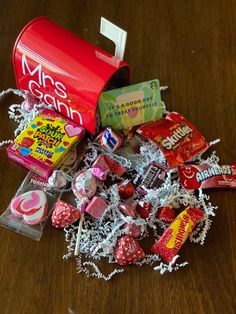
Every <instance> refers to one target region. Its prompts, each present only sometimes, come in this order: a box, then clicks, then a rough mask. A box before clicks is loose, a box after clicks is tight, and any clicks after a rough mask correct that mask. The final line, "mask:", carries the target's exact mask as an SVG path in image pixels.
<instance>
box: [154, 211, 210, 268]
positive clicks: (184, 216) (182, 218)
mask: <svg viewBox="0 0 236 314" xmlns="http://www.w3.org/2000/svg"><path fill="white" fill-rule="evenodd" d="M203 216H204V211H202V210H201V209H199V208H189V207H188V208H186V209H185V210H184V211H182V212H181V213H180V214H179V215H178V216H177V217H176V218H175V220H174V221H173V222H172V224H171V225H170V226H169V227H168V228H167V229H166V230H165V232H164V233H163V235H162V236H161V237H160V239H159V240H158V241H157V242H156V243H155V244H154V245H153V246H152V248H151V250H152V252H154V253H156V254H159V255H160V256H161V257H163V258H164V259H165V260H166V261H167V262H171V261H172V259H173V258H174V257H175V255H176V254H177V253H178V251H179V249H180V248H181V246H182V245H183V244H184V242H185V241H186V240H187V238H188V236H189V235H190V233H191V232H192V230H193V228H194V227H195V226H196V224H197V223H198V222H199V221H200V219H201V218H202V217H203Z"/></svg>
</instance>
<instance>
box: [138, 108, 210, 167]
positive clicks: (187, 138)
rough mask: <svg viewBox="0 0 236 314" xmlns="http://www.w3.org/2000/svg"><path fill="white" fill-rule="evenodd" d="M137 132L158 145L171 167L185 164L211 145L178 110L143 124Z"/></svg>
mask: <svg viewBox="0 0 236 314" xmlns="http://www.w3.org/2000/svg"><path fill="white" fill-rule="evenodd" d="M137 133H139V134H141V135H142V136H144V137H146V138H148V139H150V140H152V141H153V142H155V143H156V144H157V145H158V147H159V148H160V149H161V150H162V152H163V154H164V155H165V157H166V159H167V162H168V164H169V166H170V167H171V168H176V167H177V166H178V165H182V164H184V163H185V162H186V161H188V160H189V159H191V158H192V157H193V156H195V155H196V154H198V153H200V152H202V151H203V150H205V149H207V148H208V147H209V144H208V143H207V141H206V140H205V138H204V137H203V135H202V134H201V133H200V132H199V131H198V130H197V128H196V127H195V126H194V125H193V124H191V123H190V122H189V121H188V120H187V119H185V118H184V117H183V116H182V115H181V114H179V113H176V112H171V113H169V114H168V115H167V116H166V117H165V118H162V119H160V120H158V121H155V122H151V123H147V124H145V125H143V126H141V127H140V128H139V129H138V130H137Z"/></svg>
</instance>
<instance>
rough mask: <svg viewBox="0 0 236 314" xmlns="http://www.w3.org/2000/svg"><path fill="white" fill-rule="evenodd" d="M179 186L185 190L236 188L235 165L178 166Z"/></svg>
mask: <svg viewBox="0 0 236 314" xmlns="http://www.w3.org/2000/svg"><path fill="white" fill-rule="evenodd" d="M179 177H180V182H181V185H182V187H183V188H184V189H186V190H195V189H209V188H230V189H235V188H236V165H232V166H230V165H223V166H219V165H184V166H179Z"/></svg>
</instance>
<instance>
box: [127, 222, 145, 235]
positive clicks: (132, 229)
mask: <svg viewBox="0 0 236 314" xmlns="http://www.w3.org/2000/svg"><path fill="white" fill-rule="evenodd" d="M124 229H125V233H126V234H127V235H129V236H131V237H133V238H138V237H139V236H140V235H141V233H142V228H141V226H138V225H135V224H134V223H126V224H125V225H124Z"/></svg>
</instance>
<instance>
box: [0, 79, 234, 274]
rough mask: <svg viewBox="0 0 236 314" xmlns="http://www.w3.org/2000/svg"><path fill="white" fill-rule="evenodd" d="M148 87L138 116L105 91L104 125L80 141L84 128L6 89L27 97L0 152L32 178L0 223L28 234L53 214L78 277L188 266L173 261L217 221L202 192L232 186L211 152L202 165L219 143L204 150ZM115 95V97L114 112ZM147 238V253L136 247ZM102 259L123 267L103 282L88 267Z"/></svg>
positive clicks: (12, 112)
mask: <svg viewBox="0 0 236 314" xmlns="http://www.w3.org/2000/svg"><path fill="white" fill-rule="evenodd" d="M150 82H151V86H152V90H154V92H153V94H152V93H151V94H150V95H146V96H145V97H146V98H144V99H142V101H140V102H139V101H137V105H136V107H137V108H139V110H138V109H137V114H135V109H134V108H136V107H132V109H131V108H130V109H127V108H126V109H124V108H122V102H124V99H125V98H124V97H123V96H122V95H121V94H122V92H121V91H120V90H114V91H109V92H104V93H103V94H102V96H101V98H100V103H99V106H100V108H103V109H102V110H100V113H101V122H102V126H103V127H105V128H104V129H103V130H102V131H101V132H100V134H99V135H98V136H97V137H95V138H93V137H91V136H90V138H87V139H86V141H82V142H81V143H80V144H78V143H79V142H80V141H81V140H82V137H83V135H84V129H83V128H82V127H80V126H78V125H76V124H75V123H73V122H71V121H69V120H68V119H66V118H64V117H62V116H60V115H59V114H57V113H55V112H54V111H53V110H51V109H52V108H49V109H48V106H46V105H45V104H43V103H37V102H36V100H35V99H32V98H31V96H30V95H29V94H27V93H23V92H20V91H15V90H9V91H7V92H3V93H2V94H1V95H0V96H3V95H5V94H6V93H8V92H12V91H13V92H14V93H16V94H18V95H20V96H22V97H24V99H25V100H24V102H23V103H22V104H20V105H12V106H10V107H9V116H10V118H12V119H14V120H15V121H16V122H17V123H18V124H19V125H18V128H17V129H16V132H15V135H16V138H15V139H14V140H13V141H3V142H2V143H1V144H0V146H3V145H4V144H9V143H11V144H10V146H9V147H8V149H7V152H8V156H9V157H10V158H11V159H13V160H15V161H17V162H18V163H20V164H22V165H24V166H25V167H27V168H28V169H30V170H31V172H30V174H29V175H28V177H27V180H26V181H27V186H26V183H25V181H24V182H23V185H22V186H21V187H20V189H19V190H18V192H17V194H16V195H15V197H14V198H13V200H12V201H11V203H10V205H9V208H8V209H7V211H6V212H5V213H4V214H3V215H2V216H1V217H0V224H1V225H2V226H4V227H7V228H10V229H12V230H14V231H16V229H17V232H20V233H24V234H25V235H28V236H31V237H33V236H32V234H33V233H32V232H34V230H36V229H34V228H38V227H39V226H40V228H41V227H42V228H43V226H44V224H45V221H46V220H47V218H48V217H49V216H50V215H51V214H52V215H51V222H52V225H53V226H54V227H56V228H64V231H65V238H66V241H67V248H68V253H67V254H66V255H65V256H64V258H66V259H67V258H70V257H72V256H73V255H75V256H76V260H77V263H78V272H84V273H85V274H86V275H87V276H96V277H98V278H102V279H104V280H109V279H111V278H112V276H113V275H115V274H116V273H121V272H123V271H124V268H122V267H120V266H123V265H128V264H136V265H139V266H142V265H144V264H149V265H151V266H152V267H153V268H154V269H155V270H159V271H160V273H161V274H163V273H164V272H166V271H170V272H171V271H172V270H177V269H179V268H180V267H183V266H185V265H186V264H187V262H180V263H177V262H176V260H177V258H179V255H178V254H179V250H180V249H181V247H182V245H183V244H184V242H185V241H186V240H187V239H188V238H189V239H190V241H191V242H194V243H200V244H203V243H204V240H205V237H206V233H207V231H208V230H209V228H210V226H211V222H212V221H211V219H210V218H211V216H214V215H215V213H214V210H215V209H216V207H215V206H213V205H212V204H211V203H210V202H209V197H208V196H207V195H206V194H204V193H203V191H202V189H206V188H219V187H223V188H235V187H236V166H230V165H223V166H222V165H219V158H218V157H217V156H216V153H215V152H214V151H213V152H212V153H211V155H210V156H209V157H207V158H206V159H203V158H202V154H203V153H204V152H206V150H207V149H209V148H210V147H211V146H212V145H213V144H215V143H217V142H219V140H216V141H213V142H210V143H208V142H207V141H206V139H205V138H204V137H203V135H202V134H201V133H200V132H199V131H198V130H197V128H196V127H195V126H194V125H192V124H191V123H190V122H189V121H188V120H187V119H186V118H184V117H183V116H182V115H181V114H179V113H175V112H167V111H166V108H165V105H164V103H163V102H161V100H160V95H159V94H158V92H157V91H156V90H158V84H159V82H158V81H157V80H153V81H150ZM129 88H131V87H127V89H129ZM125 92H127V90H126V91H125ZM159 93H160V91H159ZM141 94H142V93H141ZM112 95H116V96H117V95H118V96H119V97H120V98H119V99H121V100H120V101H121V105H120V108H118V106H117V105H116V106H115V105H114V104H113V103H112V102H113V100H112ZM153 95H154V96H153ZM121 96H122V97H123V98H122V97H121ZM141 97H144V95H143V96H142V95H141ZM109 101H110V102H109ZM125 101H127V99H126V100H125ZM155 101H157V102H158V103H156V102H155ZM140 103H141V104H142V110H143V111H141V110H140V107H138V106H140ZM104 104H106V105H107V107H106V106H103V105H104ZM126 104H128V102H127V103H126ZM129 104H130V102H129ZM143 104H144V105H143ZM114 106H115V107H114ZM46 107H47V109H45V108H46ZM104 108H105V109H104ZM150 108H151V110H154V112H155V114H154V112H153V113H152V114H151V113H150ZM109 110H110V111H109ZM119 112H120V113H119ZM121 112H123V114H122V113H121ZM145 112H147V113H148V114H146V115H145ZM142 113H143V114H142ZM121 117H122V118H121ZM153 120H154V121H153ZM150 121H151V122H150ZM127 128H128V129H127ZM114 129H115V130H114ZM32 172H33V173H34V174H33V173H32ZM62 195H63V197H64V196H65V195H67V198H68V199H69V201H64V200H61V199H60V198H61V196H62ZM49 199H50V202H49V201H48V200H49ZM22 225H23V227H22ZM42 228H41V229H40V231H42ZM32 230H33V231H32ZM152 236H154V239H153V238H152ZM147 237H151V239H152V240H150V243H152V244H151V246H150V248H149V252H148V254H147V253H146V252H145V251H144V249H143V248H142V240H143V239H144V238H147ZM35 238H37V239H39V238H40V236H39V235H38V233H37V236H35ZM102 258H106V259H107V260H108V262H109V263H115V264H118V265H120V266H117V267H118V268H115V269H114V270H113V271H112V272H111V273H110V274H109V275H107V276H106V275H104V274H102V272H101V271H100V269H99V268H98V266H97V264H96V263H95V262H96V260H101V259H102Z"/></svg>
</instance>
